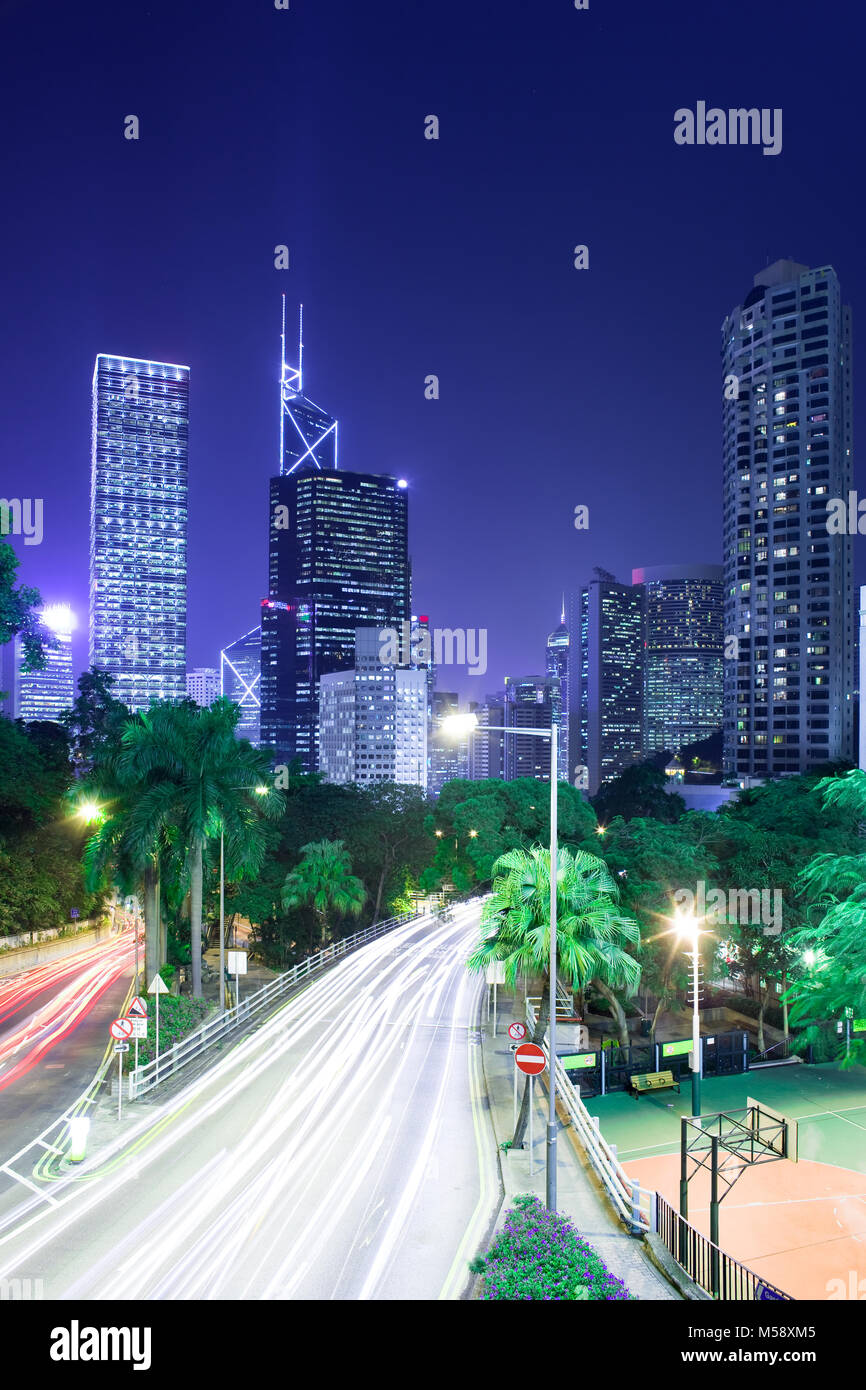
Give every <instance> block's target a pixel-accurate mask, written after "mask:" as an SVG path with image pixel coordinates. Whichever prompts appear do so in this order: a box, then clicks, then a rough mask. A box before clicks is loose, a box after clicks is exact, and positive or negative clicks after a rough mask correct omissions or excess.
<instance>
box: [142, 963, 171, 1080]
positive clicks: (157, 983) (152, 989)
mask: <svg viewBox="0 0 866 1390" xmlns="http://www.w3.org/2000/svg"><path fill="white" fill-rule="evenodd" d="M147 992H148V994H155V995H156V1079H157V1081H158V1080H159V996H160V995H161V994H168V985H167V984H166V983H165V980H164V979H163V978H162V976H161V975H154V977H153V979H152V980H151V982H150V984H149V986H148V989H147ZM136 1002H137V1001H136Z"/></svg>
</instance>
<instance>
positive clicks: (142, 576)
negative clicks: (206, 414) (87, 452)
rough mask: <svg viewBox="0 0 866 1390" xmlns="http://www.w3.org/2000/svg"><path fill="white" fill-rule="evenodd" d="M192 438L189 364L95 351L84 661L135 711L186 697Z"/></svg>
mask: <svg viewBox="0 0 866 1390" xmlns="http://www.w3.org/2000/svg"><path fill="white" fill-rule="evenodd" d="M188 439H189V368H188V367H182V366H177V365H175V364H174V363H169V362H146V361H142V360H140V359H138V358H132V357H114V356H110V355H107V354H104V353H100V354H99V356H98V357H97V359H96V366H95V369H94V373H93V450H92V464H91V483H90V664H91V665H92V666H98V667H99V668H100V669H101V670H104V671H108V672H110V673H111V675H112V676H113V677H114V680H115V685H114V691H113V693H114V695H115V696H116V697H117V698H118V699H119V700H122V701H123V702H124V704H126V705H128V706H129V707H130V709H133V710H139V709H145V708H146V707H147V705H148V703H149V701H150V700H151V699H152V698H158V699H182V698H183V697H184V696H185V694H186V575H187V468H188V460H187V454H188Z"/></svg>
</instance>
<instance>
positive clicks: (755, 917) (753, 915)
mask: <svg viewBox="0 0 866 1390" xmlns="http://www.w3.org/2000/svg"><path fill="white" fill-rule="evenodd" d="M674 902H675V903H676V905H677V907H680V908H685V911H686V912H687V913H688V914H689V915H690V916H694V917H697V918H699V919H700V918H706V920H707V921H709V922H715V923H717V924H720V923H724V922H739V923H740V924H741V925H743V926H745V925H748V924H751V925H756V924H757V923H759V922H760V923H763V927H764V933H763V934H764V936H778V935H779V933H780V932H781V930H782V890H781V888H729V889H728V891H727V893H726V892H725V890H724V889H723V888H710V889H709V891H707V885H706V883H705V882H704V880H703V879H699V880H698V882H697V884H696V885H695V889H694V891H692V889H691V888H678V889H677V890H676V892H675V893H674Z"/></svg>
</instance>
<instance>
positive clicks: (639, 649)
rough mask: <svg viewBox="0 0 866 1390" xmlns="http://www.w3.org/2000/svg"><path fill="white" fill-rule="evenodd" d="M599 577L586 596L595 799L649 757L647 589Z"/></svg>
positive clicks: (585, 755) (583, 680) (585, 678)
mask: <svg viewBox="0 0 866 1390" xmlns="http://www.w3.org/2000/svg"><path fill="white" fill-rule="evenodd" d="M595 574H596V578H595V579H593V580H592V581H591V582H590V584H589V585H588V586H587V588H585V589H583V590H581V593H580V687H579V722H578V733H579V740H580V742H579V749H580V754H579V762H580V764H581V765H583V766H585V767H586V768H587V769H588V790H589V794H590V796H594V795H595V793H596V792H597V791H598V789H599V787H600V786H601V783H602V782H607V781H610V780H611V778H613V777H616V776H618V775H619V773H621V772H624V771H625V769H626V768H627V767H633V766H634V764H635V763H639V762H641V761H642V759H643V731H642V709H643V614H642V611H641V609H642V596H641V591H640V589H636V588H634V587H633V586H632V585H630V584H618V583H617V581H616V579H615V578H614V576H613V575H612V574H609V573H608V572H607V571H606V570H601V569H597V570H596V571H595Z"/></svg>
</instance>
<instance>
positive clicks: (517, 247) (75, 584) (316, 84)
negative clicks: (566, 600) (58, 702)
mask: <svg viewBox="0 0 866 1390" xmlns="http://www.w3.org/2000/svg"><path fill="white" fill-rule="evenodd" d="M857 10H858V7H856V6H853V5H851V4H849V3H842V2H841V0H825V3H823V4H821V5H820V6H819V5H816V4H814V3H811V4H807V3H802V0H796V2H795V3H787V4H785V5H784V6H782V7H776V6H769V5H756V4H755V0H731V2H730V3H728V4H726V5H712V6H710V5H706V4H692V5H688V4H683V3H677V4H674V3H653V4H649V3H644V4H638V3H635V0H628V3H619V2H618V0H590V9H589V10H588V11H577V10H575V9H574V6H573V2H572V0H535V3H529V0H522V2H521V3H517V2H516V0H496V2H494V0H437V3H435V4H433V3H430V4H422V3H419V2H418V0H369V3H363V0H291V9H290V10H289V11H277V10H276V9H275V8H274V5H273V0H237V2H236V3H222V4H220V3H209V2H208V0H195V3H188V2H187V3H183V2H182V0H181V3H178V0H157V2H156V3H152V4H149V5H146V6H143V5H141V4H132V5H122V4H118V3H117V0H113V3H105V4H88V3H86V0H85V3H84V4H82V5H70V4H58V5H49V6H44V5H38V4H34V3H30V4H28V3H25V2H24V0H11V2H10V0H0V36H2V43H0V51H2V57H0V74H2V81H0V110H2V130H3V139H2V150H0V161H2V169H3V178H2V188H3V194H4V198H3V202H4V216H3V218H2V221H0V245H2V254H0V274H2V297H0V304H2V324H3V329H2V331H3V337H4V339H5V352H4V354H3V355H4V370H3V372H2V374H0V412H2V425H0V429H2V445H3V451H2V472H0V495H3V496H9V497H42V498H44V506H45V534H44V540H43V542H42V544H41V545H40V546H25V545H23V544H22V542H21V539H20V538H16V539H15V542H14V543H15V546H16V549H17V551H18V553H19V554H20V556H21V557H22V569H21V578H22V579H23V580H25V581H26V582H28V583H32V584H34V585H36V586H37V587H39V588H40V590H41V592H42V596H43V599H44V600H45V601H46V602H57V601H62V600H68V601H70V602H71V603H72V604H73V606H74V608H75V609H76V610H77V612H78V614H79V621H80V627H79V631H78V633H77V640H76V659H77V667H78V668H79V669H81V668H83V667H84V666H85V665H86V664H87V594H88V547H89V535H88V528H89V486H90V388H91V377H92V372H93V362H94V357H95V355H96V353H97V352H108V353H118V354H124V355H128V356H131V357H143V358H157V359H165V360H168V361H172V362H180V363H184V364H188V365H189V366H190V368H191V430H190V531H189V547H190V548H189V562H190V563H189V643H188V662H189V666H190V667H192V666H198V665H217V664H218V655H219V648H220V647H221V646H222V645H224V644H225V643H227V642H229V641H231V640H233V639H234V638H236V637H238V636H239V635H240V634H241V633H242V632H244V631H246V630H247V629H248V628H250V627H252V626H253V625H254V624H255V623H256V622H257V621H258V604H259V600H260V598H261V597H262V596H263V594H264V593H265V592H266V579H267V521H268V517H267V510H268V478H269V477H270V476H271V474H272V473H274V472H276V471H277V450H278V420H279V399H278V385H277V383H278V373H279V331H280V295H281V292H282V291H286V293H287V295H288V301H289V310H290V312H289V321H290V324H291V325H294V324H295V323H296V315H297V304H298V302H299V301H303V303H304V319H305V332H304V340H305V361H304V366H305V389H306V391H307V393H308V394H309V395H310V396H311V397H312V399H313V400H315V401H316V402H317V403H318V404H319V405H321V406H323V407H324V408H325V409H327V410H328V411H330V412H331V413H333V414H335V415H336V416H337V417H338V419H339V421H340V440H341V442H340V462H341V465H342V466H343V467H345V468H354V469H361V470H368V471H371V472H384V473H393V474H395V475H397V476H399V477H405V478H407V479H408V481H409V485H410V502H409V507H410V512H409V516H410V545H411V554H412V559H413V567H414V607H415V611H416V612H418V611H420V612H423V613H427V614H429V615H430V620H431V623H432V624H433V625H438V626H443V627H486V628H487V629H488V630H489V655H488V660H489V669H488V672H487V675H486V676H484V677H480V678H479V677H467V676H466V674H465V672H459V673H457V674H456V675H455V673H453V672H449V671H448V670H443V671H442V673H441V675H440V681H439V684H440V687H442V688H445V689H448V688H454V687H456V688H458V689H461V690H462V691H463V693H464V694H467V695H470V696H475V697H481V696H483V694H484V693H486V691H488V690H493V689H496V688H497V687H499V686H500V685H501V683H502V678H503V676H504V675H505V674H506V673H507V674H510V675H524V674H534V673H536V672H538V671H540V670H542V669H543V662H544V643H545V639H546V636H547V633H548V632H549V631H550V630H551V629H552V628H553V627H555V626H556V624H557V622H558V609H559V603H560V594H561V592H562V590H563V589H564V588H565V589H567V588H570V587H574V586H577V585H579V584H581V583H583V582H585V581H586V580H587V579H589V578H590V577H591V574H592V568H593V566H595V565H601V566H603V567H605V568H606V569H610V570H612V571H614V572H615V573H616V574H617V576H618V577H619V578H620V579H625V580H628V579H630V575H631V569H632V567H633V566H635V565H658V564H664V563H686V562H705V563H709V562H720V561H721V508H720V498H721V439H720V419H721V371H720V359H719V346H720V336H719V329H720V325H721V322H722V319H723V317H724V315H725V314H726V313H727V312H728V311H729V309H731V308H732V307H733V306H734V305H735V304H736V303H739V302H741V301H742V299H743V297H744V296H745V295H746V293H747V292H748V290H749V289H750V288H751V285H752V277H753V275H754V273H755V272H756V271H758V270H759V269H761V268H762V267H763V266H765V265H766V264H767V263H768V262H770V261H773V260H776V259H779V258H781V257H791V258H792V259H794V260H798V261H802V262H804V263H805V264H808V265H822V264H827V263H829V264H832V265H833V266H834V267H835V269H836V271H837V272H838V274H839V276H840V278H841V282H842V288H843V293H844V297H845V301H846V303H849V304H851V305H852V306H853V309H854V325H855V343H856V333H857V329H858V326H859V323H860V322H861V320H862V319H863V317H864V316H866V258H864V254H863V250H862V242H863V220H862V180H863V168H864V160H863V144H862V142H863V138H864V120H863V114H862V104H861V97H862V83H863V79H862V51H863V45H862V40H863V28H862V21H861V20H860V18H859V15H858V13H857ZM774 20H777V21H778V22H774ZM699 100H705V101H706V102H707V104H708V105H709V106H720V107H723V108H728V107H752V106H756V107H759V108H760V107H769V108H775V107H781V108H782V110H783V113H784V116H783V149H782V152H781V154H779V155H778V156H775V157H773V156H765V155H764V154H763V153H762V150H761V148H760V147H759V146H758V147H739V146H734V147H716V148H713V147H707V146H705V147H692V148H683V147H680V146H678V145H676V144H675V143H674V139H673V131H674V111H675V110H676V109H677V108H679V107H691V108H694V107H695V106H696V104H697V102H698V101H699ZM128 114H135V115H137V116H138V117H139V118H140V121H141V138H140V140H138V141H137V142H132V141H127V140H125V139H124V136H123V123H124V117H125V116H126V115H128ZM429 114H435V115H437V116H438V117H439V119H440V123H441V127H440V139H439V140H438V142H436V141H428V140H425V138H424V118H425V116H427V115H429ZM278 243H286V244H288V246H289V248H290V255H291V269H290V270H288V271H278V270H275V269H274V247H275V245H277V244H278ZM577 244H586V245H588V247H589V258H590V267H589V270H587V271H577V270H575V269H574V266H573V248H574V247H575V246H576V245H577ZM854 360H855V383H859V382H860V381H861V380H862V379H863V378H864V377H866V366H862V367H860V368H859V369H858V361H857V354H856V351H855V359H854ZM430 373H435V374H437V375H438V376H439V379H440V389H441V398H440V400H438V401H428V400H425V398H424V379H425V377H426V376H427V375H428V374H430ZM860 394H862V393H860ZM861 427H862V419H861V413H860V411H859V409H858V411H857V413H856V418H855V435H856V434H857V433H858V432H859V430H860V428H861ZM856 476H857V479H858V480H859V479H860V472H859V470H857V475H856ZM579 503H585V504H587V505H588V506H589V508H590V529H589V531H588V532H586V531H576V530H575V529H574V524H573V518H574V508H575V506H576V505H577V504H579ZM857 578H858V582H859V581H861V580H862V579H863V578H864V576H863V575H861V574H860V573H859V572H858V575H857Z"/></svg>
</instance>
